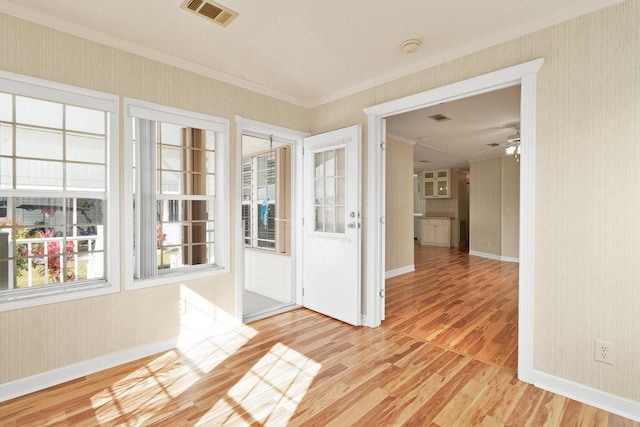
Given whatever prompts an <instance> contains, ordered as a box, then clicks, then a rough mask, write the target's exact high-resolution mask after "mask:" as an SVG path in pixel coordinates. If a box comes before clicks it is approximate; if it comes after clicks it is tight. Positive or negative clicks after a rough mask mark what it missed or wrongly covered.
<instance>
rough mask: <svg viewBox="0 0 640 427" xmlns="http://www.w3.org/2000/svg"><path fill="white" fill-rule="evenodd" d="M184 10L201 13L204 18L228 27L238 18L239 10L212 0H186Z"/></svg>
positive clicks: (183, 5) (183, 4)
mask: <svg viewBox="0 0 640 427" xmlns="http://www.w3.org/2000/svg"><path fill="white" fill-rule="evenodd" d="M180 7H182V8H183V9H184V10H188V11H189V12H192V13H195V14H196V15H200V16H202V17H203V18H207V19H208V20H210V21H213V22H215V23H216V24H218V25H222V26H223V27H226V26H227V25H229V24H230V23H231V21H233V20H234V19H236V17H237V16H238V12H236V11H233V10H231V9H229V8H228V7H224V6H222V5H219V4H217V3H214V2H212V1H205V0H185V1H184V2H183V3H182V6H180Z"/></svg>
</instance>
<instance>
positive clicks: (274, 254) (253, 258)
mask: <svg viewBox="0 0 640 427" xmlns="http://www.w3.org/2000/svg"><path fill="white" fill-rule="evenodd" d="M241 143H242V181H241V186H242V189H241V191H242V210H241V217H242V219H241V221H242V231H243V232H242V235H243V246H244V287H243V294H242V300H243V301H242V302H243V304H242V306H243V309H242V317H243V319H244V320H245V321H247V320H249V319H253V318H256V317H258V316H262V315H264V314H266V313H272V312H274V311H276V310H280V309H282V308H285V307H287V306H289V305H291V304H292V303H293V298H294V292H293V289H294V282H293V258H292V254H291V246H292V245H291V197H292V192H291V183H292V179H291V171H292V156H291V147H290V145H289V144H287V143H283V142H278V141H274V140H273V137H268V138H265V137H258V136H252V135H247V134H243V135H242V139H241Z"/></svg>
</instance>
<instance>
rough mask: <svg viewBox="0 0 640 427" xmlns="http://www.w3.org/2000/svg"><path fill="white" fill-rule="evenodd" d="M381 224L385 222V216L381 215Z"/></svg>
mask: <svg viewBox="0 0 640 427" xmlns="http://www.w3.org/2000/svg"><path fill="white" fill-rule="evenodd" d="M380 224H384V217H383V216H381V217H380Z"/></svg>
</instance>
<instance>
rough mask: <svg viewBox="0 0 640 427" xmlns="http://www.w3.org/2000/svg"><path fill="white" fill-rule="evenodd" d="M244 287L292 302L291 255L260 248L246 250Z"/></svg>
mask: <svg viewBox="0 0 640 427" xmlns="http://www.w3.org/2000/svg"><path fill="white" fill-rule="evenodd" d="M244 263H245V267H244V270H245V273H244V288H245V289H246V290H248V291H252V292H255V293H257V294H260V295H264V296H266V297H269V298H272V299H275V300H278V301H281V302H286V303H288V302H291V295H292V289H293V288H292V284H291V256H290V255H282V254H276V253H272V252H269V251H263V250H260V249H245V250H244Z"/></svg>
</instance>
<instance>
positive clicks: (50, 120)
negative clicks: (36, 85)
mask: <svg viewBox="0 0 640 427" xmlns="http://www.w3.org/2000/svg"><path fill="white" fill-rule="evenodd" d="M16 122H17V123H21V124H27V125H36V126H44V127H52V128H58V129H62V104H58V103H55V102H49V101H42V100H40V99H33V98H26V97H24V96H16Z"/></svg>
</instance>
